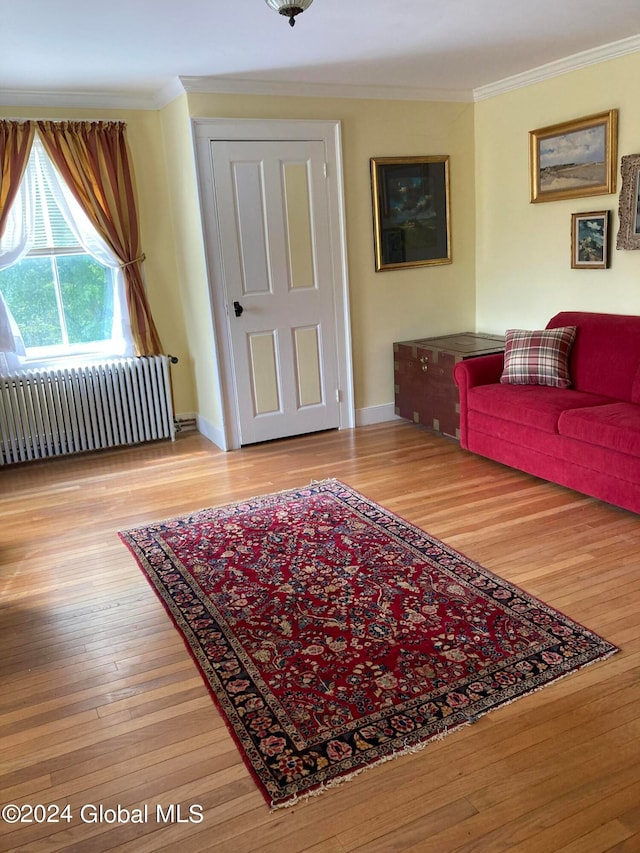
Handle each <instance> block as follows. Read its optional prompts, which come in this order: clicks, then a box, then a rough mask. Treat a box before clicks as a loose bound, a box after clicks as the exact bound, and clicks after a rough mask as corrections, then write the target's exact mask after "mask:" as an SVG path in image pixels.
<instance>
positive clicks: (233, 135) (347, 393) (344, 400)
mask: <svg viewBox="0 0 640 853" xmlns="http://www.w3.org/2000/svg"><path fill="white" fill-rule="evenodd" d="M192 127H193V137H194V144H195V154H196V166H197V171H198V187H199V192H200V209H201V215H202V224H203V232H204V243H205V256H206V261H207V273H208V278H209V295H210V305H211V312H212V319H213V330H214V336H215V347H216V355H217V358H218V370H219V376H220V383H221V387H220V397H221V401H222V413H223V425H222V426H223V433H224V441H225V446H224V447H223V450H235V449H237V448H238V447H240V424H239V419H238V405H237V392H236V383H235V376H234V373H233V367H232V364H233V362H232V357H231V340H230V336H229V328H228V323H227V312H228V304H227V300H226V298H225V295H226V287H225V284H224V268H223V265H222V252H221V247H220V231H219V226H218V220H217V207H216V201H215V186H214V177H213V164H212V160H211V145H210V143H211V142H212V141H214V140H226V141H233V140H235V141H238V140H251V141H260V140H264V141H274V140H275V141H277V140H279V139H282V140H301V141H307V140H320V141H322V142H323V143H324V147H325V156H326V162H327V195H328V201H329V232H330V240H331V269H332V274H333V288H334V305H335V324H336V340H337V350H338V382H339V386H338V387H339V392H338V393H339V404H340V405H339V414H340V424H339V428H340V429H350V428H353V427H354V426H355V407H354V398H353V371H352V362H351V329H350V320H349V281H348V274H347V249H346V246H347V243H346V229H345V214H344V189H343V173H342V147H341V128H340V122H339V121H314V120H309V121H307V120H303V119H302V120H300V119H291V120H287V119H216V118H194V119H192Z"/></svg>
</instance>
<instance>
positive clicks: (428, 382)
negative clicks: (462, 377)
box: [393, 332, 504, 438]
mask: <svg viewBox="0 0 640 853" xmlns="http://www.w3.org/2000/svg"><path fill="white" fill-rule="evenodd" d="M503 350H504V338H503V337H500V336H497V335H483V334H478V333H475V332H459V333H457V334H455V335H441V336H440V337H436V338H422V339H419V340H415V341H400V342H398V343H395V344H394V345H393V367H394V382H395V411H396V414H397V415H400V417H403V418H408V419H409V420H411V421H414V423H417V424H423V425H424V426H426V427H429V428H430V429H434V430H436V431H437V432H441V433H443V434H444V435H450V436H453V437H454V438H459V430H460V405H459V398H458V388H457V386H456V383H455V381H454V379H453V368H454V366H455V364H456V363H457V362H458V361H462V360H463V359H465V358H476V357H477V356H479V355H489V354H490V353H496V352H502V351H503Z"/></svg>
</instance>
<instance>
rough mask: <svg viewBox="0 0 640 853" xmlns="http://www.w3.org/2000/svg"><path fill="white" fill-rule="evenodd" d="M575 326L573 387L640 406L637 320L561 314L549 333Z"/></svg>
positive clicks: (639, 328)
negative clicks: (561, 327)
mask: <svg viewBox="0 0 640 853" xmlns="http://www.w3.org/2000/svg"><path fill="white" fill-rule="evenodd" d="M560 326H577V328H578V331H577V334H576V339H575V342H574V344H573V348H572V350H571V356H570V359H569V373H570V375H571V380H572V387H573V388H574V389H576V390H577V391H589V392H591V393H592V394H602V395H605V396H608V397H611V398H613V399H614V400H624V401H626V402H631V401H632V400H633V401H634V402H640V378H639V377H638V369H639V365H640V316H636V315H629V314H597V313H592V312H587V311H562V312H561V313H560V314H556V316H555V317H552V318H551V320H549V322H548V323H547V328H548V329H556V328H558V327H560Z"/></svg>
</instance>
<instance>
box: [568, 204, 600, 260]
mask: <svg viewBox="0 0 640 853" xmlns="http://www.w3.org/2000/svg"><path fill="white" fill-rule="evenodd" d="M608 266H609V211H608V210H598V211H596V212H595V213H573V214H571V268H572V269H574V270H604V269H607V267H608Z"/></svg>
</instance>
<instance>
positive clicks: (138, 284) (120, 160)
mask: <svg viewBox="0 0 640 853" xmlns="http://www.w3.org/2000/svg"><path fill="white" fill-rule="evenodd" d="M36 127H37V129H38V133H39V135H40V138H41V139H42V143H43V145H44V147H45V149H46V151H47V154H48V155H49V156H50V157H51V159H52V160H53V162H54V163H55V165H56V168H57V169H58V171H59V172H60V174H61V175H62V177H63V178H64V180H65V181H66V183H67V184H68V186H69V188H70V189H71V191H72V192H73V195H74V197H75V198H76V199H77V201H78V203H79V204H80V205H81V207H82V209H83V210H84V212H85V213H86V214H87V216H88V217H89V219H90V221H91V222H92V224H93V225H94V227H95V228H96V230H97V232H98V233H99V234H100V236H101V237H102V239H103V240H105V242H106V243H107V244H108V245H109V246H110V247H111V250H112V251H113V252H114V253H115V255H116V256H117V257H118V258H119V260H120V265H121V267H122V270H123V273H124V279H125V292H126V297H127V305H128V308H129V317H130V319H131V332H132V334H133V339H134V343H135V347H136V353H137V355H158V354H160V353H161V352H162V346H161V343H160V338H159V336H158V332H157V330H156V327H155V324H154V322H153V318H152V316H151V311H150V309H149V304H148V302H147V297H146V294H145V291H144V283H143V279H142V261H143V260H144V255H143V254H142V252H141V250H140V235H139V230H138V214H137V211H136V199H135V186H134V181H133V173H132V171H131V168H130V165H129V147H128V145H127V140H126V135H125V131H126V125H125V124H124V122H51V121H38V122H36Z"/></svg>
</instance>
